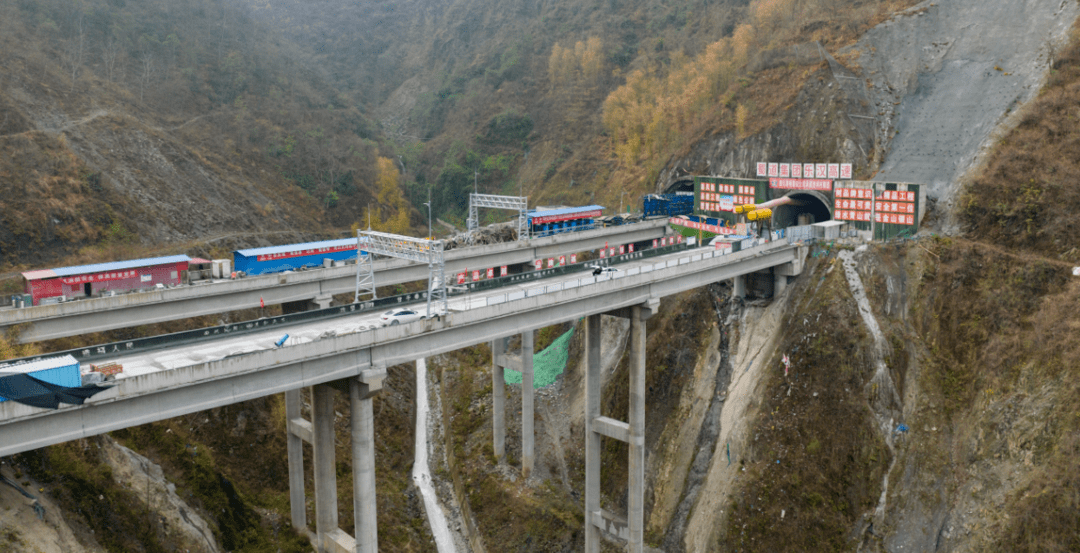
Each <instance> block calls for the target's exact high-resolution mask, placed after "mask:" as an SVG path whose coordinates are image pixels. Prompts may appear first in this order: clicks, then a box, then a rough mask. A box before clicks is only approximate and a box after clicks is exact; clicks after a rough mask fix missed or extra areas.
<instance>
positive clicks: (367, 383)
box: [349, 369, 386, 553]
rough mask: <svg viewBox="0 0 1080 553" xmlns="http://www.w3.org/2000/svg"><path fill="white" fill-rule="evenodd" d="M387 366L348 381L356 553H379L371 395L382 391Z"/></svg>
mask: <svg viewBox="0 0 1080 553" xmlns="http://www.w3.org/2000/svg"><path fill="white" fill-rule="evenodd" d="M384 378H386V369H368V370H365V371H363V373H362V374H361V375H360V377H359V378H355V379H351V380H349V403H350V407H351V411H352V416H351V419H350V425H351V426H352V453H353V525H354V527H355V528H356V530H355V532H356V553H378V551H379V528H378V525H379V523H378V517H377V516H376V514H377V513H376V510H375V507H376V502H375V415H374V413H373V411H372V408H373V406H372V403H373V402H372V398H373V397H375V394H376V393H377V392H378V391H379V390H382V381H383V379H384Z"/></svg>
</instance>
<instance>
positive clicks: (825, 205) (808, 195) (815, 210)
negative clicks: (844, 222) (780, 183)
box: [773, 192, 832, 228]
mask: <svg viewBox="0 0 1080 553" xmlns="http://www.w3.org/2000/svg"><path fill="white" fill-rule="evenodd" d="M787 196H789V197H790V198H791V203H788V204H784V205H781V206H777V208H776V209H775V210H774V212H773V225H774V226H775V227H776V228H784V227H793V226H798V225H810V224H813V223H820V222H822V221H828V220H830V219H832V211H831V210H830V209H829V201H828V199H827V198H825V196H824V195H822V194H820V193H817V192H792V193H790V194H787Z"/></svg>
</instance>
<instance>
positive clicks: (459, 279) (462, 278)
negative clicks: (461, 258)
mask: <svg viewBox="0 0 1080 553" xmlns="http://www.w3.org/2000/svg"><path fill="white" fill-rule="evenodd" d="M457 283H458V284H465V273H458V274H457Z"/></svg>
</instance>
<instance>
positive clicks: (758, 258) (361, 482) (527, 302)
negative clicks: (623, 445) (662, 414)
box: [0, 241, 807, 553]
mask: <svg viewBox="0 0 1080 553" xmlns="http://www.w3.org/2000/svg"><path fill="white" fill-rule="evenodd" d="M806 253H807V248H806V247H805V246H800V245H798V244H788V243H787V242H786V241H779V242H772V243H769V244H765V245H762V246H758V247H755V248H750V249H748V250H745V251H742V252H738V253H735V254H730V255H724V256H721V255H720V254H719V252H714V251H712V250H709V249H706V248H698V249H691V250H684V251H681V252H678V253H675V254H670V255H666V256H662V257H654V258H649V259H641V260H639V261H637V262H634V263H630V264H627V265H624V266H623V269H622V270H620V271H618V272H616V273H614V274H607V275H600V276H593V275H591V274H590V275H587V276H582V273H574V274H568V275H562V276H560V277H557V278H551V279H547V280H543V281H539V282H534V283H532V284H530V285H527V286H528V287H523V288H513V287H506V288H500V289H495V290H491V291H488V292H487V293H486V294H484V295H480V296H472V297H469V298H467V299H466V300H465V305H464V308H460V307H459V306H457V305H452V309H451V312H450V313H449V314H448V315H446V316H444V317H443V318H442V319H440V320H434V319H432V320H423V321H418V322H415V323H411V324H405V325H398V326H390V327H382V328H374V329H367V330H364V331H359V332H351V333H347V334H338V335H335V336H330V337H327V338H325V339H321V340H316V341H311V342H308V343H303V344H299V345H292V346H286V347H282V348H274V347H272V346H270V344H271V343H272V340H273V339H275V338H276V337H277V336H279V335H280V334H281V330H282V329H280V328H279V329H274V330H273V331H268V332H272V334H267V335H265V336H260V335H259V334H248V335H245V336H244V337H243V339H244V340H246V341H247V342H249V345H250V347H249V348H247V349H246V350H245V353H243V354H225V355H223V356H222V357H220V358H217V359H213V360H208V361H202V362H193V363H191V364H189V365H184V366H179V367H176V368H171V369H168V370H158V371H151V372H146V373H145V374H140V375H137V376H131V377H127V378H123V379H121V380H119V381H118V382H117V385H116V386H114V387H113V388H110V389H108V390H106V391H104V392H102V393H99V394H97V395H95V396H94V397H93V398H91V399H90V400H88V401H87V402H86V403H85V404H84V405H81V406H63V407H62V408H60V409H57V410H50V411H46V410H42V409H38V408H34V407H29V406H26V405H22V404H19V403H16V402H14V401H7V402H3V403H0V456H7V455H12V454H14V453H19V452H22V451H27V450H31V449H36V448H40V447H44V446H47V445H52V444H56V443H61V442H65V441H70V440H75V439H79V438H85V437H89V436H94V435H97V434H101V433H104V432H109V431H112V430H117V429H120V428H126V427H130V426H136V425H139V424H145V423H148V422H154V421H159V420H163V419H168V418H173V417H177V416H180V415H184V414H188V413H193V412H198V411H203V410H206V409H211V408H214V407H219V406H224V405H229V404H233V403H238V402H242V401H246V400H250V399H255V398H259V397H263V396H267V395H271V394H277V393H284V394H286V416H287V418H288V429H289V430H288V432H289V439H288V447H289V449H288V455H289V472H290V500H291V504H292V522H293V525H294V526H295V527H297V528H298V529H301V531H304V532H308V531H309V530H308V526H307V520H306V513H305V509H304V504H305V491H304V480H303V463H304V460H303V450H302V447H301V446H302V442H303V441H307V442H309V443H311V444H312V451H313V457H314V458H313V459H312V462H313V465H314V467H313V468H314V486H315V490H314V498H315V518H316V521H315V526H316V531H315V533H314V534H313V535H311V537H312V540H313V542H314V543H315V544H316V546H317V548H318V550H319V551H323V552H338V551H347V552H354V551H355V552H364V553H374V552H376V551H377V550H378V529H377V524H376V516H375V515H376V513H375V505H376V503H375V458H374V457H375V453H374V452H375V449H374V417H373V412H372V397H373V396H374V394H376V393H377V392H378V391H379V390H380V389H381V388H382V382H383V380H384V378H385V376H386V367H389V366H392V365H396V364H400V363H406V362H410V361H413V360H415V359H418V358H423V357H428V356H432V355H437V354H440V353H445V352H449V351H453V350H456V349H460V348H463V347H467V346H471V345H474V344H477V343H482V342H492V351H493V357H494V358H493V360H492V365H493V371H492V378H493V380H492V383H493V396H494V409H493V411H494V413H493V430H494V432H493V435H494V446H495V452H496V454H497V455H499V456H500V457H502V458H505V457H504V456H503V455H504V452H505V423H504V416H505V415H504V410H505V389H504V381H503V378H502V376H503V368H504V367H507V366H512V367H515V368H520V369H521V370H522V373H523V381H524V382H526V383H531V382H532V354H531V352H532V348H531V347H529V345H531V343H532V331H533V330H535V329H537V328H541V327H545V326H550V325H554V324H558V323H563V322H566V321H572V320H576V319H579V318H582V317H585V318H586V328H585V333H586V347H585V352H586V353H585V356H586V367H587V369H586V370H587V373H586V405H585V409H586V417H585V420H586V422H585V425H586V479H585V488H586V489H585V511H586V513H585V515H586V516H585V521H586V523H585V525H586V533H585V550H586V551H587V552H590V553H593V552H599V550H600V536H601V532H606V533H608V534H610V535H613V536H616V537H618V538H621V539H623V540H626V541H627V543H628V544H629V549H630V551H633V552H641V551H642V548H643V537H644V536H643V528H644V527H643V524H644V505H643V502H644V484H645V474H644V459H645V435H644V429H645V370H646V367H645V358H646V356H645V328H646V321H647V319H648V318H649V316H651V315H652V314H653V312H654V311H655V309H656V307H657V305H658V303H659V299H660V298H662V297H664V296H668V295H672V294H676V293H679V292H682V291H685V290H690V289H693V288H697V287H700V286H704V285H707V284H709V283H712V282H716V281H720V280H726V279H735V283H736V285H735V293H736V294H741V293H742V291H743V290H745V285H744V284H743V279H744V277H745V275H747V274H749V273H754V272H758V271H763V270H770V269H771V270H772V272H773V274H774V275H775V276H776V277H777V278H776V279H775V286H776V289H777V290H778V291H779V290H782V289H783V287H784V286H786V284H787V278H788V277H790V276H796V275H798V274H800V273H801V271H802V266H803V260H804V259H805V256H806ZM601 314H609V315H615V316H620V317H626V318H629V319H630V325H631V334H630V340H629V342H630V343H629V346H628V347H629V351H630V409H629V411H630V412H629V417H628V421H627V422H623V421H618V420H614V419H611V418H608V417H603V416H600V397H601V394H600V392H601V390H600V374H599V373H600V340H599V337H600V315H601ZM367 316H369V317H370V314H368V315H367ZM336 321H338V324H342V325H345V324H347V323H348V319H347V318H341V319H336ZM515 334H521V335H522V339H523V343H524V346H525V347H523V356H522V357H520V358H511V357H509V356H507V355H506V354H505V347H504V345H505V340H506V339H507V338H508V337H510V336H513V335H515ZM199 347H205V346H200V345H199V344H191V345H185V346H179V347H177V348H174V349H171V350H165V351H163V352H162V353H163V354H168V355H170V356H173V355H180V354H182V352H181V351H179V350H181V349H184V348H199ZM193 355H196V356H198V355H199V353H198V352H195V353H194V354H193ZM117 360H120V361H123V362H124V363H125V367H126V366H127V365H128V363H133V362H137V361H138V360H137V359H135V358H131V359H128V358H125V357H122V356H121V357H118V359H117ZM303 387H311V389H312V396H311V397H312V420H311V421H308V420H305V419H303V418H302V417H301V416H300V401H299V392H300V389H301V388H303ZM335 391H341V392H343V393H347V394H348V396H349V398H350V403H351V415H350V417H351V418H350V422H351V434H352V455H353V463H352V466H353V487H354V498H355V499H354V507H355V509H354V512H355V528H356V533H357V536H356V538H355V539H354V538H353V537H351V536H348V535H347V534H346V533H345V532H343V531H342V530H341V529H340V528H339V525H338V511H337V489H336V479H335V459H334V427H333V419H334V413H333V407H332V405H333V403H332V399H333V394H334V393H335ZM522 392H523V393H522V418H523V429H522V440H523V443H522V451H523V455H522V472H523V473H524V474H526V475H527V474H528V473H529V472H530V471H531V470H532V467H533V435H532V421H533V410H532V409H533V388H532V386H531V385H528V384H526V385H524V386H523V387H522ZM601 437H607V438H611V439H616V440H621V441H624V442H627V443H628V444H629V469H630V470H629V473H630V477H629V490H628V491H629V494H628V497H629V508H628V512H627V513H626V515H625V517H624V516H621V515H617V514H614V513H610V512H607V511H605V510H602V509H601V508H600V451H601V450H600V446H601Z"/></svg>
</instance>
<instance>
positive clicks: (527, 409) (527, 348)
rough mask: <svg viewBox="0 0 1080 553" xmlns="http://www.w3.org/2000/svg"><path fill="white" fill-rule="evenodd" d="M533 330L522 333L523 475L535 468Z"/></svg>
mask: <svg viewBox="0 0 1080 553" xmlns="http://www.w3.org/2000/svg"><path fill="white" fill-rule="evenodd" d="M534 393H535V390H534V389H533V331H531V330H527V331H525V332H522V333H521V476H523V477H524V478H528V477H529V476H530V475H531V474H532V470H533V439H534V436H533V422H534V421H533V406H534V401H533V400H534V397H535V396H534Z"/></svg>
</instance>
